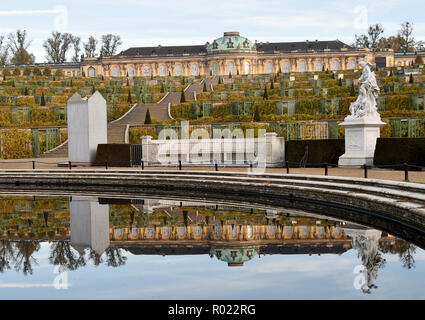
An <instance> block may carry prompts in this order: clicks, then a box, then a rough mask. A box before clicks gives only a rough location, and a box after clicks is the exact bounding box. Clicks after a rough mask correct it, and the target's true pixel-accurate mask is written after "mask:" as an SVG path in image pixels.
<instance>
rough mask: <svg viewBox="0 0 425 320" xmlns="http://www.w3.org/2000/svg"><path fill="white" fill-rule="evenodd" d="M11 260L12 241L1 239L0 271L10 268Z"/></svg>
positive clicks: (13, 256)
mask: <svg viewBox="0 0 425 320" xmlns="http://www.w3.org/2000/svg"><path fill="white" fill-rule="evenodd" d="M11 260H15V254H14V250H13V246H12V243H11V242H10V241H9V240H6V239H3V240H1V241H0V272H4V271H5V270H9V269H10V261H11Z"/></svg>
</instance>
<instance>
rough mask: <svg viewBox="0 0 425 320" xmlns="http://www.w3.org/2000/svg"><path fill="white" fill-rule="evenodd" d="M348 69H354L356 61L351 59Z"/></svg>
mask: <svg viewBox="0 0 425 320" xmlns="http://www.w3.org/2000/svg"><path fill="white" fill-rule="evenodd" d="M348 69H350V70H353V69H356V60H353V59H351V60H350V61H349V62H348Z"/></svg>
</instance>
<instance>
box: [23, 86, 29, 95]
mask: <svg viewBox="0 0 425 320" xmlns="http://www.w3.org/2000/svg"><path fill="white" fill-rule="evenodd" d="M27 95H28V88H27V87H25V90H24V96H27Z"/></svg>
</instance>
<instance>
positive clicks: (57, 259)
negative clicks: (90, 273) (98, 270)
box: [49, 241, 86, 270]
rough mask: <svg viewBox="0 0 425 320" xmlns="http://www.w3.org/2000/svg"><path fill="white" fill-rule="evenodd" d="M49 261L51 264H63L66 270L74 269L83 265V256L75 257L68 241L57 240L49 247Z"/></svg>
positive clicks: (84, 263)
mask: <svg viewBox="0 0 425 320" xmlns="http://www.w3.org/2000/svg"><path fill="white" fill-rule="evenodd" d="M49 261H50V263H51V264H53V265H59V266H65V267H66V268H67V269H68V270H76V269H78V268H79V267H82V266H85V265H86V262H85V260H84V256H82V255H80V256H79V257H77V255H76V254H74V252H73V251H72V249H71V245H70V243H69V241H57V242H54V243H52V245H51V247H50V256H49Z"/></svg>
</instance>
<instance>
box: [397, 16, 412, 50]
mask: <svg viewBox="0 0 425 320" xmlns="http://www.w3.org/2000/svg"><path fill="white" fill-rule="evenodd" d="M412 33H413V23H410V22H408V21H406V22H404V23H402V24H401V30H400V31H399V32H398V35H399V36H400V37H401V40H402V41H401V44H400V48H401V51H403V52H409V51H413V50H414V45H415V39H413V37H412Z"/></svg>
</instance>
